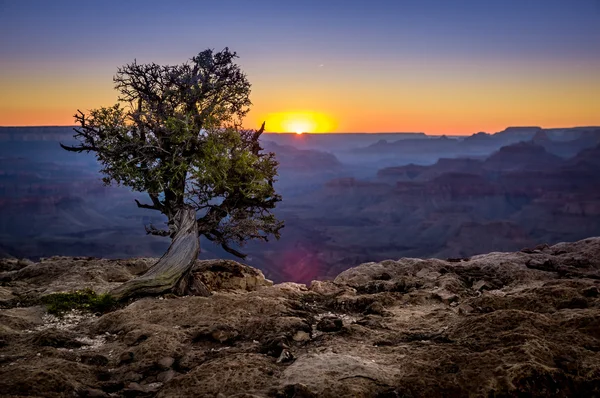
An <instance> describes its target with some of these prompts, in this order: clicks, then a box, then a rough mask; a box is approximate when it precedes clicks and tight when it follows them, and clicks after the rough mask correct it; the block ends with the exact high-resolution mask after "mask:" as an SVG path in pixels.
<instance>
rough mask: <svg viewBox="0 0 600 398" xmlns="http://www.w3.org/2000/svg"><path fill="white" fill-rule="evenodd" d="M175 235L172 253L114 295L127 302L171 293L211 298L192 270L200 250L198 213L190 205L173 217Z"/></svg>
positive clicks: (172, 241)
mask: <svg viewBox="0 0 600 398" xmlns="http://www.w3.org/2000/svg"><path fill="white" fill-rule="evenodd" d="M172 221H173V228H174V234H173V235H172V240H171V245H170V246H169V250H167V252H166V253H165V254H164V255H163V256H162V257H161V258H160V260H158V262H157V263H156V264H154V265H153V266H152V268H150V269H149V270H148V271H147V272H146V273H145V274H143V275H140V276H138V277H137V278H134V279H132V280H130V281H127V282H125V283H124V284H122V285H120V286H118V287H117V288H115V289H113V290H112V291H111V292H110V294H111V295H112V296H113V297H114V298H116V299H118V300H124V299H126V298H128V297H132V296H147V295H158V294H163V293H167V292H173V293H175V294H179V295H184V294H193V295H202V296H208V295H210V292H209V291H208V289H207V288H206V286H204V284H203V283H202V282H200V281H196V280H194V278H193V277H192V275H191V269H192V267H193V266H194V263H195V261H196V258H198V253H199V251H200V241H199V239H198V225H197V223H196V212H195V211H194V209H193V208H191V207H189V206H186V207H182V208H181V209H179V210H178V211H177V213H176V214H175V217H174V218H173V220H172Z"/></svg>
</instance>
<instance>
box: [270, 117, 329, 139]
mask: <svg viewBox="0 0 600 398" xmlns="http://www.w3.org/2000/svg"><path fill="white" fill-rule="evenodd" d="M266 124H267V126H269V130H270V131H273V132H279V133H295V134H298V135H300V134H304V133H327V132H330V131H333V130H334V129H335V126H334V123H333V120H332V119H331V118H330V117H329V116H326V115H324V114H322V113H317V112H311V111H298V112H278V113H271V114H269V115H268V116H267V117H266Z"/></svg>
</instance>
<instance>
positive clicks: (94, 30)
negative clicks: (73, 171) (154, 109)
mask: <svg viewBox="0 0 600 398" xmlns="http://www.w3.org/2000/svg"><path fill="white" fill-rule="evenodd" d="M225 46H228V47H229V48H231V49H232V50H234V51H236V52H237V53H238V54H239V56H240V58H239V59H238V63H239V64H240V65H241V66H242V68H243V70H244V71H246V73H247V75H248V78H249V80H250V82H251V83H252V95H251V99H252V102H253V103H254V105H253V107H252V111H251V113H250V114H249V115H248V117H247V119H246V121H245V123H246V125H247V126H248V127H256V126H258V125H259V123H260V122H261V121H262V120H266V121H267V131H282V130H284V129H287V130H294V129H304V130H307V131H317V132H318V131H335V132H395V131H423V132H426V133H428V134H472V133H475V132H478V131H487V132H495V131H499V130H502V129H504V128H505V127H507V126H516V125H539V126H542V127H568V126H576V125H579V126H582V125H600V0H502V1H493V0H487V1H484V0H478V1H475V0H468V1H467V0H395V1H382V0H370V1H367V0H365V1H353V0H344V1H337V0H320V1H312V0H308V1H302V0H295V1H288V0H277V1H269V0H265V1H262V0H239V1H235V0H219V1H203V0H196V1H167V0H160V1H154V0H145V1H128V0H120V1H106V0H104V1H87V0H79V1H60V0H54V1H48V0H44V1H33V0H31V1H28V0H0V125H4V126H8V125H70V124H73V118H72V115H73V114H74V113H75V111H76V110H77V109H82V110H86V109H90V108H95V107H99V106H107V105H111V104H112V103H114V102H115V100H116V92H115V91H114V89H113V83H112V77H113V75H114V74H115V72H116V68H117V66H120V65H123V64H126V63H128V62H131V61H133V60H134V58H135V59H137V60H138V62H157V63H169V64H174V63H181V62H184V61H186V60H187V59H189V58H191V57H192V56H193V55H195V54H196V53H198V52H199V51H201V50H203V49H205V48H209V47H210V48H215V49H217V50H218V49H222V48H223V47H225Z"/></svg>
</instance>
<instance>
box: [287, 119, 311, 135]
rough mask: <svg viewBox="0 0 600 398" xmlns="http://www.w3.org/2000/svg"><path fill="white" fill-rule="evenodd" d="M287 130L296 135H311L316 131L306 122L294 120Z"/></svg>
mask: <svg viewBox="0 0 600 398" xmlns="http://www.w3.org/2000/svg"><path fill="white" fill-rule="evenodd" d="M284 127H286V130H288V131H290V132H294V133H296V134H302V133H309V132H311V131H313V130H314V126H312V125H311V124H310V123H308V122H307V121H306V120H292V121H289V122H288V124H287V126H286V125H284Z"/></svg>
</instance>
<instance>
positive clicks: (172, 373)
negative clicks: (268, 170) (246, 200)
mask: <svg viewBox="0 0 600 398" xmlns="http://www.w3.org/2000/svg"><path fill="white" fill-rule="evenodd" d="M154 261H155V260H153V259H131V260H104V259H93V258H67V257H53V258H48V259H43V260H42V261H40V262H38V263H30V262H26V261H19V260H0V283H1V284H0V307H1V309H0V394H1V395H2V396H7V397H16V396H43V397H63V396H69V397H73V396H75V397H77V396H80V397H121V396H125V397H155V396H156V397H342V396H347V397H434V396H446V397H454V396H456V397H463V396H485V397H494V396H495V397H500V396H547V397H549V396H553V397H561V396H562V397H572V396H598V395H600V297H599V295H600V238H590V239H586V240H583V241H579V242H576V243H560V244H557V245H554V246H550V247H549V246H540V247H536V248H528V249H523V250H522V251H520V252H516V253H490V254H485V255H479V256H475V257H472V258H470V259H448V260H446V261H444V260H437V259H427V260H421V259H409V258H405V259H400V260H397V261H393V260H388V261H383V262H380V263H367V264H362V265H360V266H358V267H355V268H352V269H349V270H347V271H345V272H343V273H341V274H340V275H338V276H337V277H336V278H335V280H333V281H314V282H312V283H311V284H310V286H305V285H301V284H295V283H283V284H278V285H273V284H272V283H271V282H270V281H268V280H266V279H265V278H264V276H263V275H262V273H261V272H260V271H258V270H255V269H253V268H251V267H248V266H245V265H241V264H239V263H236V262H233V261H221V260H214V261H198V263H197V266H196V268H195V271H194V272H195V273H196V276H197V277H198V278H201V279H202V280H203V281H204V282H205V283H206V284H207V286H208V287H209V288H210V289H211V290H212V291H213V294H212V295H211V296H210V297H175V296H159V297H148V298H143V299H139V300H136V301H133V302H130V303H128V304H127V305H125V306H123V307H122V308H120V309H117V310H115V311H112V312H109V313H106V314H103V315H102V314H91V313H81V312H76V311H72V312H68V313H66V314H65V315H64V316H62V317H57V316H53V315H50V314H48V313H47V311H46V309H45V307H43V306H40V305H37V303H38V302H39V300H40V298H41V297H43V296H45V295H47V294H49V293H53V292H58V291H71V290H74V289H83V288H91V289H94V290H95V291H97V292H103V291H107V290H109V289H110V288H112V287H114V286H116V285H118V284H119V283H122V282H124V281H126V280H128V279H130V278H132V277H134V276H135V275H137V274H140V273H143V272H144V271H145V270H146V269H148V267H149V266H151V265H152V263H153V262H154Z"/></svg>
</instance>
